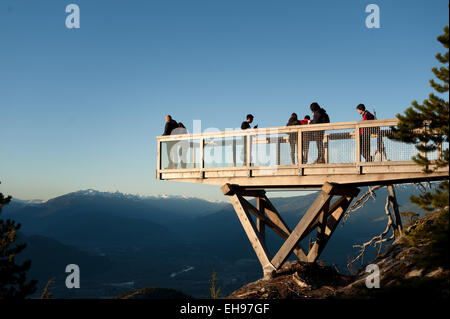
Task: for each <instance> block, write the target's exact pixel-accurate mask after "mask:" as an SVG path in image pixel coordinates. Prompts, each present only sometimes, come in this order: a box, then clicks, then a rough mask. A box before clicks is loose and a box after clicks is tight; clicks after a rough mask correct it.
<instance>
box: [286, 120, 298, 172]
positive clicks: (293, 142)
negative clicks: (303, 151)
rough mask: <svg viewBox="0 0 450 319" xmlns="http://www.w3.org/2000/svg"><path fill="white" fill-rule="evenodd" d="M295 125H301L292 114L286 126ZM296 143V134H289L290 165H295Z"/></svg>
mask: <svg viewBox="0 0 450 319" xmlns="http://www.w3.org/2000/svg"><path fill="white" fill-rule="evenodd" d="M295 125H301V123H300V121H299V120H298V117H297V114H296V113H292V114H291V117H290V118H289V121H288V122H287V124H286V126H295ZM297 141H298V134H297V133H289V144H290V145H291V161H292V165H295V150H296V148H297V144H298V143H297Z"/></svg>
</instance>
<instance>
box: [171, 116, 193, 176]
mask: <svg viewBox="0 0 450 319" xmlns="http://www.w3.org/2000/svg"><path fill="white" fill-rule="evenodd" d="M187 133H188V132H187V129H186V127H185V126H184V124H183V123H181V122H178V124H177V127H176V128H175V129H173V131H172V135H181V134H187ZM175 147H176V148H177V149H178V154H177V155H178V156H179V159H180V168H186V163H187V155H188V150H189V140H186V139H182V140H180V141H178V142H177V144H176V145H175Z"/></svg>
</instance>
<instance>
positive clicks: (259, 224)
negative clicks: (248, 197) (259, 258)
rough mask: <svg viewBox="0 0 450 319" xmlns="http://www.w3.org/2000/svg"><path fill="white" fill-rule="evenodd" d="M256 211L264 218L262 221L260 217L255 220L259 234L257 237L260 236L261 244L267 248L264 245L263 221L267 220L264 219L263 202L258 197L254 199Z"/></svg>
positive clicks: (264, 228) (264, 231)
mask: <svg viewBox="0 0 450 319" xmlns="http://www.w3.org/2000/svg"><path fill="white" fill-rule="evenodd" d="M249 204H250V203H249ZM256 209H257V211H258V212H259V213H260V215H261V216H262V217H264V219H262V218H260V217H257V218H256V228H257V230H258V232H259V235H260V236H261V239H262V242H263V244H264V245H265V246H266V247H267V245H266V226H265V220H266V219H267V218H265V217H266V216H265V214H264V202H262V201H261V198H260V197H256Z"/></svg>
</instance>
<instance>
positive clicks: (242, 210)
mask: <svg viewBox="0 0 450 319" xmlns="http://www.w3.org/2000/svg"><path fill="white" fill-rule="evenodd" d="M230 200H231V203H232V204H233V207H234V210H235V211H236V214H237V216H238V218H239V221H240V222H241V224H242V227H243V228H244V231H245V233H246V234H247V237H248V239H249V241H250V243H251V245H252V247H253V250H254V251H255V253H256V256H257V257H258V260H259V262H260V263H261V265H262V268H263V273H264V276H266V275H269V274H271V273H272V271H273V270H275V267H273V265H272V264H271V263H270V260H269V253H268V251H267V247H266V245H265V243H264V239H263V238H262V237H261V235H260V233H259V232H258V231H257V229H256V226H255V223H254V222H253V219H252V217H251V215H250V213H249V211H248V209H247V207H246V205H245V204H244V201H245V199H244V198H242V196H240V195H238V194H234V195H231V196H230Z"/></svg>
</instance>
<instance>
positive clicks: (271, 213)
mask: <svg viewBox="0 0 450 319" xmlns="http://www.w3.org/2000/svg"><path fill="white" fill-rule="evenodd" d="M262 200H264V201H265V205H264V208H265V213H266V215H267V217H269V218H270V220H271V221H272V222H273V223H274V224H275V225H276V226H278V227H279V228H280V229H281V230H283V231H284V233H285V234H286V235H281V234H279V235H280V236H281V238H283V239H284V240H286V239H287V238H288V237H289V236H290V235H291V230H290V229H289V226H288V225H287V224H286V223H285V222H284V220H283V219H282V218H281V216H280V214H279V213H278V211H277V210H276V208H275V207H274V206H273V204H272V203H271V202H270V200H269V199H268V198H267V196H264V197H263V198H262ZM294 254H295V255H296V256H297V258H298V259H299V260H300V261H303V262H306V261H307V257H306V254H305V250H304V249H303V247H302V246H301V244H300V243H298V244H297V245H296V246H295V248H294Z"/></svg>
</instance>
